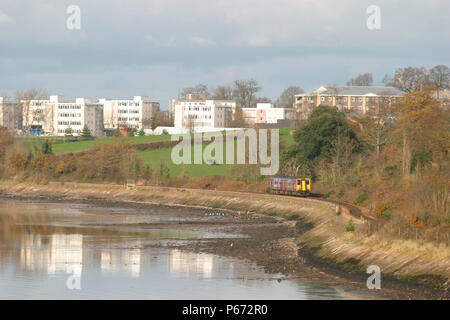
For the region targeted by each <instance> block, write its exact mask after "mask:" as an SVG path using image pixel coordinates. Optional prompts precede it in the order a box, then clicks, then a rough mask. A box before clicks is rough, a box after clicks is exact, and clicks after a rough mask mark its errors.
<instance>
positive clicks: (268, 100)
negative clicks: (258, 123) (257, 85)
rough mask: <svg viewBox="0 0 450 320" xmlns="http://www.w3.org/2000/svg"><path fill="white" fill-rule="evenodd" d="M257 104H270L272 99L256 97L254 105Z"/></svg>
mask: <svg viewBox="0 0 450 320" xmlns="http://www.w3.org/2000/svg"><path fill="white" fill-rule="evenodd" d="M258 103H272V99H270V98H269V97H257V98H255V105H256V104H258Z"/></svg>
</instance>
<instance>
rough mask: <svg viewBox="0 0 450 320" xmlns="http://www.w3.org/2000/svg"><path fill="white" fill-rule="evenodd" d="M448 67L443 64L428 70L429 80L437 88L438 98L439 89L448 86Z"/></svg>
mask: <svg viewBox="0 0 450 320" xmlns="http://www.w3.org/2000/svg"><path fill="white" fill-rule="evenodd" d="M449 79H450V69H449V67H447V66H445V65H438V66H435V67H434V68H432V69H431V70H430V81H431V83H432V84H433V85H434V86H435V88H436V90H437V98H438V99H439V91H440V90H445V89H448V88H449Z"/></svg>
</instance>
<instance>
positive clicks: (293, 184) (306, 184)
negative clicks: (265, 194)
mask: <svg viewBox="0 0 450 320" xmlns="http://www.w3.org/2000/svg"><path fill="white" fill-rule="evenodd" d="M270 191H271V192H272V193H274V194H286V195H297V196H308V195H310V194H311V178H306V177H281V176H278V177H271V178H270Z"/></svg>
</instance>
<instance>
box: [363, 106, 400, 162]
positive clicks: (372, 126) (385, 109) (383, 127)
mask: <svg viewBox="0 0 450 320" xmlns="http://www.w3.org/2000/svg"><path fill="white" fill-rule="evenodd" d="M393 116H394V107H393V106H392V105H391V104H389V102H386V100H385V99H383V98H377V99H376V102H375V106H374V108H372V109H370V110H368V111H367V113H366V114H365V116H364V117H362V118H360V119H357V122H358V126H359V129H360V135H359V136H360V137H361V139H362V140H363V142H365V143H366V144H367V145H368V146H369V147H370V148H371V149H372V150H374V151H375V154H376V157H377V158H379V156H380V152H381V148H382V147H383V146H385V145H387V144H388V142H389V133H390V128H391V126H392V119H393Z"/></svg>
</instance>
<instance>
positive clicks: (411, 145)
mask: <svg viewBox="0 0 450 320" xmlns="http://www.w3.org/2000/svg"><path fill="white" fill-rule="evenodd" d="M398 107H399V115H398V117H397V119H396V125H395V129H396V131H395V134H396V135H397V136H398V137H399V138H400V139H399V140H400V141H399V143H400V144H401V148H402V158H401V164H402V165H401V168H402V173H403V174H409V173H410V172H411V170H412V169H414V168H412V167H411V164H412V160H413V159H414V157H417V156H419V157H420V156H423V153H424V152H425V153H427V152H429V153H430V156H431V157H430V158H429V160H430V161H431V160H434V161H439V160H440V159H445V158H446V155H447V153H448V150H449V147H450V144H449V141H450V139H449V132H450V131H449V130H450V128H449V121H448V113H446V111H445V110H443V109H442V108H440V107H439V103H438V101H437V100H435V99H433V98H432V97H430V95H429V94H428V93H427V92H423V91H419V92H413V93H410V94H407V95H405V96H404V97H403V99H402V100H401V101H400V102H399V103H398ZM421 153H422V155H421Z"/></svg>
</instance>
